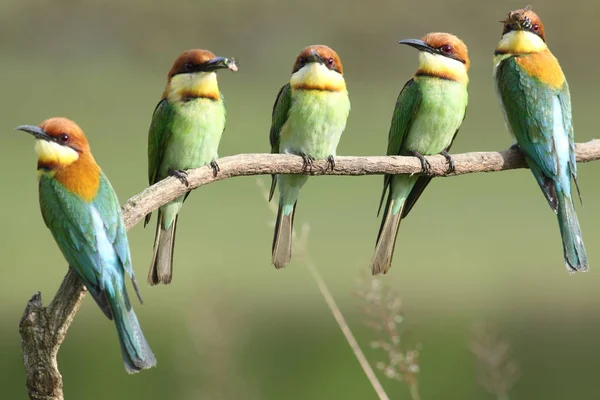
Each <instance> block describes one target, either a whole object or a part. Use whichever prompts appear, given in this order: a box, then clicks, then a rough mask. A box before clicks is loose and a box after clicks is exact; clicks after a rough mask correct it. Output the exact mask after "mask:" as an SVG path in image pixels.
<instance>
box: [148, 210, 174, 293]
mask: <svg viewBox="0 0 600 400" xmlns="http://www.w3.org/2000/svg"><path fill="white" fill-rule="evenodd" d="M162 218H163V214H162V213H161V211H160V210H159V211H158V218H157V223H156V236H155V238H154V254H153V256H152V262H151V264H150V270H149V271H148V283H149V284H150V285H157V284H159V283H163V284H165V285H168V284H169V283H171V280H172V279H173V254H174V248H175V233H176V230H177V219H178V215H176V216H175V218H174V219H173V222H172V223H171V226H169V228H167V229H163V224H162Z"/></svg>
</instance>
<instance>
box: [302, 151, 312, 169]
mask: <svg viewBox="0 0 600 400" xmlns="http://www.w3.org/2000/svg"><path fill="white" fill-rule="evenodd" d="M298 155H299V156H300V157H302V163H303V165H304V170H307V169H311V170H312V165H313V161H315V159H314V157H313V156H311V155H308V154H306V153H299V154H298Z"/></svg>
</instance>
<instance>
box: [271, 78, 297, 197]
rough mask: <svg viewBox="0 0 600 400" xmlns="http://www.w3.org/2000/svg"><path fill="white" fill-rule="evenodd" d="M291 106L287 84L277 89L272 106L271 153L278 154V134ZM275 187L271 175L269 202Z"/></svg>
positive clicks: (275, 184) (289, 90) (274, 179)
mask: <svg viewBox="0 0 600 400" xmlns="http://www.w3.org/2000/svg"><path fill="white" fill-rule="evenodd" d="M291 104H292V89H291V87H290V84H289V83H287V84H285V85H283V86H282V87H281V89H279V93H277V98H276V99H275V104H273V113H272V117H271V118H272V120H271V132H270V134H269V142H270V143H271V153H273V154H277V153H279V134H280V131H281V128H282V127H283V125H284V124H285V122H286V121H287V119H288V112H289V110H290V106H291ZM275 186H277V178H276V175H272V182H271V191H270V192H269V201H271V199H272V198H273V193H275Z"/></svg>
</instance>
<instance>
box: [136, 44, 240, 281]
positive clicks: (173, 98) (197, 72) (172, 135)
mask: <svg viewBox="0 0 600 400" xmlns="http://www.w3.org/2000/svg"><path fill="white" fill-rule="evenodd" d="M219 69H230V70H232V71H237V65H236V63H235V61H234V60H233V59H229V58H224V57H216V56H215V55H214V54H213V53H211V52H210V51H208V50H201V49H195V50H188V51H185V52H183V53H182V54H181V55H180V56H179V57H177V59H176V60H175V63H174V64H173V66H172V67H171V70H170V71H169V74H168V76H167V87H166V88H165V91H164V92H163V95H162V98H161V100H160V102H159V103H158V105H157V106H156V108H155V109H154V114H153V115H152V123H151V125H150V131H149V133H148V180H149V182H150V184H151V185H153V184H155V183H156V182H158V181H160V180H162V179H165V178H166V177H168V176H170V175H173V176H175V177H177V178H178V179H179V180H180V181H181V182H182V183H184V184H185V185H186V186H187V185H188V182H187V178H186V173H185V170H186V169H191V168H199V167H202V166H205V165H209V164H210V166H211V167H212V168H213V170H214V173H215V174H216V173H217V172H218V171H219V166H218V164H217V162H216V159H217V157H218V156H217V150H218V148H219V142H220V141H221V135H222V134H223V131H224V130H225V119H226V114H225V104H224V103H223V96H222V95H221V92H220V91H219V85H218V84H217V73H216V72H217V70H219ZM188 195H189V192H188V193H186V194H185V195H183V196H181V197H178V198H177V199H175V200H173V201H171V202H169V203H167V204H165V205H164V206H162V207H160V208H159V209H158V217H157V220H158V221H157V224H156V236H155V239H154V250H153V256H152V263H151V265H150V271H149V272H148V282H149V283H150V284H151V285H156V284H158V283H164V284H169V283H171V279H172V278H173V248H174V246H175V230H176V228H177V218H178V215H179V212H180V211H181V207H182V206H183V202H184V201H185V199H186V198H187V196H188ZM150 216H151V214H148V215H147V216H146V220H145V222H144V226H145V225H146V224H147V223H148V222H149V221H150Z"/></svg>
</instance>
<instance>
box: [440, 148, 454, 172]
mask: <svg viewBox="0 0 600 400" xmlns="http://www.w3.org/2000/svg"><path fill="white" fill-rule="evenodd" d="M440 155H442V156H444V158H445V159H446V162H447V163H448V173H453V172H454V171H456V164H455V163H454V158H452V156H451V155H450V153H448V152H447V151H446V150H444V151H442V152H441V153H440Z"/></svg>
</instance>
